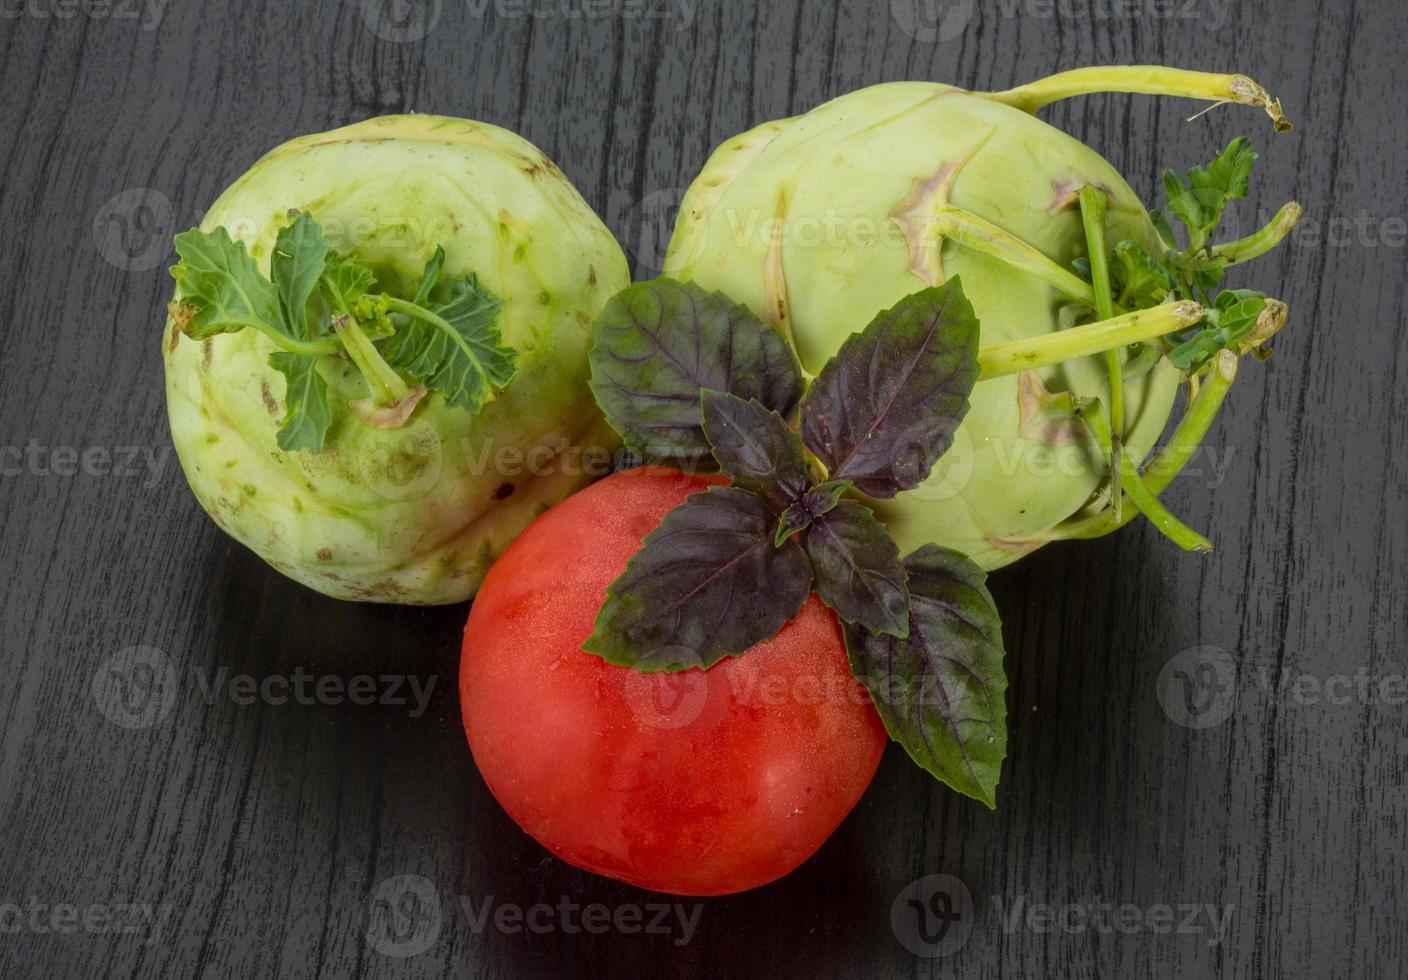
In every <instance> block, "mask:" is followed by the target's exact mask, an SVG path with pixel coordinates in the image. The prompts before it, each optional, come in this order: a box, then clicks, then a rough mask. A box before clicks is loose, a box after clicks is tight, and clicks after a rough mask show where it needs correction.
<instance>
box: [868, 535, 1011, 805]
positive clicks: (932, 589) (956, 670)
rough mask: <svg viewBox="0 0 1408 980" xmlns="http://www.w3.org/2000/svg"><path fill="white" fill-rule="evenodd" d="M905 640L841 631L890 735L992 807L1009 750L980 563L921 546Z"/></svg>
mask: <svg viewBox="0 0 1408 980" xmlns="http://www.w3.org/2000/svg"><path fill="white" fill-rule="evenodd" d="M905 567H906V568H907V569H908V571H909V596H910V613H909V637H908V638H907V639H903V640H900V639H896V638H895V637H891V636H877V635H875V634H874V633H871V632H868V631H867V630H865V629H863V628H861V627H859V626H847V627H846V648H847V650H848V651H849V653H850V660H851V671H852V673H854V674H855V675H856V677H857V678H859V679H860V681H861V682H862V683H863V684H865V686H866V687H867V688H869V689H870V694H871V700H873V701H874V703H875V707H876V709H877V710H878V711H879V712H880V717H881V718H882V719H883V720H884V722H885V728H886V729H888V730H889V732H890V737H891V738H893V739H894V740H895V741H897V742H899V743H900V744H901V745H903V746H904V749H905V751H906V752H908V753H909V755H910V757H911V758H912V759H914V761H915V762H917V763H919V765H921V766H922V767H924V768H925V769H927V770H928V771H929V772H931V773H933V774H934V775H935V776H937V777H938V778H939V779H940V780H942V781H943V782H945V783H947V784H948V785H949V786H952V787H953V788H954V789H956V790H958V791H959V792H960V793H964V794H966V795H968V796H971V797H973V798H975V799H978V800H982V801H983V802H984V803H986V804H987V805H988V806H989V807H995V806H996V805H997V781H998V777H999V776H1000V775H1001V774H1002V760H1003V758H1004V757H1005V756H1006V755H1007V704H1006V700H1005V693H1006V691H1007V675H1006V674H1005V673H1004V671H1003V668H1002V657H1003V647H1002V623H1001V621H1000V620H999V619H998V615H997V609H996V607H995V606H994V605H993V601H992V596H991V595H989V594H988V590H987V586H986V585H985V584H984V575H983V572H982V570H981V569H980V568H978V566H977V565H975V564H973V562H971V561H970V560H969V559H968V558H966V557H964V556H963V555H961V554H959V553H958V552H956V551H950V550H949V549H947V548H940V547H939V546H938V545H932V544H931V545H927V546H925V547H923V548H920V549H919V550H918V551H916V552H915V553H914V554H912V555H910V556H909V557H908V558H906V559H905Z"/></svg>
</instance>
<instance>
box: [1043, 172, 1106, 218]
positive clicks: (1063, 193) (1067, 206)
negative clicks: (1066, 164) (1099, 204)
mask: <svg viewBox="0 0 1408 980" xmlns="http://www.w3.org/2000/svg"><path fill="white" fill-rule="evenodd" d="M1082 187H1094V188H1095V189H1096V190H1099V191H1104V192H1105V196H1106V197H1108V198H1109V199H1110V203H1111V204H1114V203H1115V193H1114V191H1112V190H1110V189H1109V188H1108V187H1106V186H1105V185H1104V184H1092V183H1091V182H1090V181H1088V180H1077V179H1075V178H1071V179H1069V180H1053V181H1052V182H1051V203H1050V204H1048V205H1047V206H1046V212H1047V213H1048V214H1060V213H1061V212H1062V211H1070V210H1071V209H1072V208H1074V207H1076V206H1077V205H1078V204H1080V191H1081V188H1082Z"/></svg>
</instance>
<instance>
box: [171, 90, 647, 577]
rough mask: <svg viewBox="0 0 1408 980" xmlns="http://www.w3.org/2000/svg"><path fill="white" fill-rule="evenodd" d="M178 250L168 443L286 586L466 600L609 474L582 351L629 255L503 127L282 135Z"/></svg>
mask: <svg viewBox="0 0 1408 980" xmlns="http://www.w3.org/2000/svg"><path fill="white" fill-rule="evenodd" d="M176 251H177V254H178V256H179V258H180V261H179V263H178V264H177V265H176V266H175V267H174V268H173V269H172V275H173V276H174V278H175V279H176V297H175V299H174V300H173V301H172V303H171V304H170V316H169V318H168V320H167V323H166V330H165V337H164V342H163V352H164V355H165V360H166V387H167V400H168V407H169V412H170V419H171V430H172V436H173V438H174V440H175V444H176V449H177V453H178V455H179V456H180V459H181V463H182V466H183V467H184V469H185V472H186V476H187V478H188V480H189V481H190V484H191V488H192V489H193V490H194V491H195V494H196V497H197V498H198V499H199V500H200V502H201V504H202V505H203V506H204V508H205V509H206V511H207V512H209V514H210V515H211V517H213V518H214V519H215V521H216V522H217V523H218V524H219V525H220V526H221V527H223V528H224V529H225V530H226V531H228V532H229V533H230V534H231V535H232V536H234V537H235V538H236V539H238V540H239V541H241V542H243V543H244V544H246V545H248V546H249V547H250V548H251V549H253V550H254V551H255V552H256V553H258V554H259V555H260V556H261V557H262V558H264V559H265V560H266V561H267V562H269V564H271V565H273V566H274V567H275V568H277V569H278V570H280V571H282V572H284V573H285V574H287V575H289V576H290V577H292V578H294V579H297V580H298V581H300V582H302V583H304V584H306V585H308V586H311V587H312V588H315V589H317V590H319V591H320V592H324V593H327V594H328V595H332V596H337V597H340V598H346V599H367V600H373V601H380V602H404V603H446V602H457V601H461V600H463V599H466V598H468V597H469V596H471V595H472V594H473V593H474V591H475V590H476V588H477V587H478V585H479V582H480V579H481V578H482V577H483V575H484V573H485V572H486V571H487V570H488V567H489V565H490V563H491V562H492V561H493V560H494V558H495V557H496V556H497V555H498V554H499V552H500V551H502V550H503V548H504V547H505V546H506V545H507V544H508V542H509V541H510V540H511V539H512V538H513V537H514V536H515V535H517V534H518V532H519V531H521V530H522V529H523V528H524V527H525V526H526V525H527V524H528V522H529V521H531V520H532V519H533V517H534V516H536V515H537V514H538V513H540V512H541V511H542V510H544V509H545V508H547V507H548V506H550V505H552V504H553V503H556V502H557V501H558V500H561V499H562V498H563V497H565V496H567V495H568V494H569V493H571V492H572V491H574V490H576V489H578V488H579V487H581V486H583V485H584V484H586V483H587V482H589V481H590V479H592V477H594V476H600V475H602V474H604V473H605V472H607V471H608V470H609V469H610V465H611V454H612V450H613V448H614V446H615V445H616V441H615V436H614V434H613V433H612V432H611V430H610V428H609V427H607V426H606V425H605V424H604V423H603V422H602V419H601V414H600V412H599V411H597V409H596V407H595V405H594V403H593V402H592V396H591V392H590V390H589V389H588V387H587V381H588V374H589V372H588V367H587V351H588V348H589V347H590V345H591V339H592V322H593V319H594V318H595V317H596V315H597V314H598V313H599V312H600V310H601V307H602V305H603V304H604V303H605V301H606V299H607V298H608V297H610V296H611V295H612V294H614V293H616V292H617V291H618V290H620V289H621V288H623V287H624V286H625V285H626V284H627V283H628V281H629V275H628V272H627V267H626V261H625V257H624V256H623V254H622V252H621V249H620V247H619V246H618V245H617V243H616V241H615V239H614V238H612V236H611V234H610V233H609V232H608V231H607V230H606V228H605V227H604V226H603V225H602V224H601V222H600V220H598V218H597V217H596V215H595V214H593V213H592V211H591V210H590V209H589V208H588V206H587V205H586V203H585V202H584V201H583V200H582V198H581V197H580V195H578V193H577V192H576V190H575V189H573V187H572V186H571V184H570V183H569V182H568V180H567V178H566V177H565V176H564V175H563V174H562V172H561V171H559V170H558V169H557V167H556V166H554V165H553V163H552V161H551V160H549V159H548V158H547V157H546V156H544V155H543V154H542V153H541V152H540V151H539V150H538V149H537V148H535V147H534V146H532V145H531V144H529V143H528V142H526V141H525V140H523V139H521V138H520V137H518V136H516V135H514V134H513V133H510V132H507V131H505V130H503V129H499V128H497V127H495V126H490V125H486V124H483V123H476V122H469V121H466V120H462V119H449V118H444V117H439V116H420V115H410V116H390V117H385V118H379V119H371V120H368V121H366V122H363V123H359V124H357V125H354V126H349V127H346V128H344V129H339V130H335V131H333V132H330V133H324V134H319V135H313V136H305V137H302V138H300V139H296V140H293V141H292V142H290V143H286V144H284V145H283V146H281V147H279V148H277V149H275V150H273V151H272V152H271V153H269V154H268V155H267V156H265V157H264V158H263V159H262V160H260V161H259V162H258V163H257V164H255V166H254V167H253V168H252V169H251V170H250V171H249V172H248V173H246V174H245V175H244V176H242V177H241V178H239V179H238V180H237V181H236V182H235V183H234V184H233V185H232V186H231V187H230V188H229V189H228V190H227V191H226V192H225V193H224V194H222V195H221V196H220V199H219V200H218V201H216V202H215V204H214V205H213V206H212V207H211V209H210V210H209V212H208V213H207V214H206V215H205V219H204V221H203V222H202V223H201V225H200V227H199V228H196V229H192V230H190V231H188V232H185V233H183V234H181V235H178V236H177V238H176Z"/></svg>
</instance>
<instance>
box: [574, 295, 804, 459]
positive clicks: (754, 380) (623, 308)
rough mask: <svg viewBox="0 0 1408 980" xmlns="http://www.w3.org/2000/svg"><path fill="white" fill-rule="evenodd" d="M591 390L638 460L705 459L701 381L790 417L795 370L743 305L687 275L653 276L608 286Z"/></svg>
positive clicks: (772, 333) (787, 351) (788, 354)
mask: <svg viewBox="0 0 1408 980" xmlns="http://www.w3.org/2000/svg"><path fill="white" fill-rule="evenodd" d="M590 359H591V367H592V381H591V385H592V393H593V394H595V395H596V400H597V404H599V405H600V406H601V409H602V411H603V412H604V413H605V414H606V419H607V421H608V422H610V423H611V427H612V428H613V429H615V430H616V431H617V432H618V433H620V435H621V437H622V439H623V440H624V441H625V443H626V445H627V446H628V447H629V448H630V449H632V450H634V451H635V452H637V453H639V454H640V455H641V456H643V457H645V458H646V459H648V460H658V461H676V462H679V463H683V464H686V465H693V466H697V465H699V464H701V463H705V464H707V463H708V462H709V461H710V460H711V459H712V456H711V447H710V445H709V441H708V439H707V438H706V437H705V435H704V430H703V427H702V425H701V421H700V414H699V395H700V392H701V391H703V390H704V389H705V388H708V389H711V390H713V391H725V392H728V393H730V394H733V395H737V396H738V397H739V398H743V399H745V400H746V399H750V398H751V399H756V400H757V401H758V402H760V403H761V404H762V405H763V406H765V407H766V408H768V409H770V410H772V411H774V412H777V413H778V414H779V415H781V416H782V417H783V418H784V419H790V418H791V417H792V413H793V411H794V410H795V409H796V407H797V401H798V399H799V398H801V396H802V369H801V367H800V365H798V363H797V355H796V354H794V353H793V352H792V348H791V347H790V346H788V344H787V341H785V340H784V339H783V338H782V336H781V335H780V334H779V333H778V332H777V331H776V330H775V329H773V328H772V327H770V326H768V325H767V324H765V323H763V322H762V321H761V320H759V319H758V318H757V317H756V316H754V315H753V314H752V312H751V311H749V310H748V308H747V307H745V306H742V305H740V304H738V303H735V302H733V301H732V300H730V299H728V298H727V297H726V296H723V295H722V294H720V293H711V292H708V291H706V290H704V289H701V288H700V287H698V286H696V285H694V284H693V283H681V282H676V281H675V280H673V279H653V280H650V281H649V282H640V283H636V284H635V285H632V286H628V287H627V288H626V289H624V290H622V291H621V292H619V293H617V294H616V295H615V296H614V297H612V299H611V300H610V302H608V303H607V304H606V308H605V309H604V310H603V311H602V313H601V316H599V317H598V318H597V321H596V336H595V342H594V343H593V345H592V350H591V355H590Z"/></svg>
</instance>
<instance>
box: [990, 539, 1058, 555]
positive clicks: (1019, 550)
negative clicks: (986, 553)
mask: <svg viewBox="0 0 1408 980" xmlns="http://www.w3.org/2000/svg"><path fill="white" fill-rule="evenodd" d="M983 540H985V541H986V542H987V543H988V544H990V545H992V546H993V547H994V548H997V549H998V550H1000V551H1006V552H1008V553H1009V554H1013V555H1016V556H1017V557H1019V558H1020V557H1021V556H1023V555H1029V554H1031V553H1032V552H1033V551H1035V550H1036V549H1038V548H1040V547H1041V546H1042V544H1043V543H1044V542H1042V541H1033V540H1031V539H1030V538H1004V537H1003V536H1002V535H1000V534H984V535H983Z"/></svg>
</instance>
